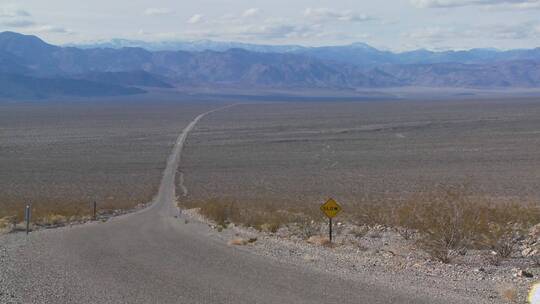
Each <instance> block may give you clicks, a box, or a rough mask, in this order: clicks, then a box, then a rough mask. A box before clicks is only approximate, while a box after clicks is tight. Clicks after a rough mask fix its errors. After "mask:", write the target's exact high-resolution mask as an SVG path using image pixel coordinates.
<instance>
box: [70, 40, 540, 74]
mask: <svg viewBox="0 0 540 304" xmlns="http://www.w3.org/2000/svg"><path fill="white" fill-rule="evenodd" d="M71 46H75V47H79V48H84V49H89V48H113V49H120V48H125V47H136V48H143V49H146V50H149V51H188V52H202V51H216V52H224V51H228V50H231V49H243V50H246V51H250V52H259V53H289V54H297V55H306V56H310V57H312V58H316V59H322V60H330V61H335V62H341V63H347V64H354V65H358V66H362V67H366V66H367V67H370V66H379V65H388V64H431V63H465V64H475V63H486V62H494V61H511V60H540V48H536V49H531V50H510V51H500V50H497V49H471V50H463V51H444V52H433V51H429V50H414V51H408V52H402V53H393V52H389V51H381V50H378V49H376V48H373V47H371V46H369V45H368V44H365V43H353V44H350V45H343V46H323V47H304V46H299V45H276V46H273V45H258V44H247V43H239V42H220V41H212V40H198V41H161V42H145V41H139V40H126V39H112V40H110V41H105V42H99V43H94V44H80V45H77V44H74V45H71Z"/></svg>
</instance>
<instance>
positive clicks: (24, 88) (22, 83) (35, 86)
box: [0, 74, 144, 99]
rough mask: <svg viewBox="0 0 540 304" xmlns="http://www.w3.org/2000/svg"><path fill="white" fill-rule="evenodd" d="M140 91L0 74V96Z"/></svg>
mask: <svg viewBox="0 0 540 304" xmlns="http://www.w3.org/2000/svg"><path fill="white" fill-rule="evenodd" d="M141 93H144V91H143V90H140V89H137V88H126V87H122V86H116V85H111V84H104V83H97V82H92V81H87V80H77V79H64V78H36V77H31V76H24V75H13V74H0V98H9V99H40V98H46V97H57V96H77V97H104V96H118V95H132V94H141Z"/></svg>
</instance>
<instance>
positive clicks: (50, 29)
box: [32, 24, 72, 34]
mask: <svg viewBox="0 0 540 304" xmlns="http://www.w3.org/2000/svg"><path fill="white" fill-rule="evenodd" d="M32 30H34V31H36V32H39V33H60V34H69V33H72V32H71V31H70V30H67V29H66V28H63V27H60V26H55V25H49V24H44V25H40V26H37V27H34V28H32Z"/></svg>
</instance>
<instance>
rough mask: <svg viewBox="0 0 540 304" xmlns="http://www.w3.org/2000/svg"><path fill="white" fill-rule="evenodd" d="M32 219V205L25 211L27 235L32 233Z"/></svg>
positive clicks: (27, 206)
mask: <svg viewBox="0 0 540 304" xmlns="http://www.w3.org/2000/svg"><path fill="white" fill-rule="evenodd" d="M31 219H32V208H31V205H26V209H25V210H24V220H25V222H26V234H28V233H30V221H31Z"/></svg>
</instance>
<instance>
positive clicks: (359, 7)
mask: <svg viewBox="0 0 540 304" xmlns="http://www.w3.org/2000/svg"><path fill="white" fill-rule="evenodd" d="M0 30H10V31H16V32H21V33H28V34H35V35H38V36H40V37H42V38H43V39H45V40H47V41H49V42H51V43H56V44H61V43H74V42H92V41H101V40H108V39H111V38H126V39H137V40H147V41H158V40H199V39H211V40H220V41H241V42H248V43H265V44H301V45H312V46H318V45H335V44H348V43H352V42H366V43H368V44H370V45H373V46H375V47H379V48H383V49H390V50H396V51H399V50H410V49H415V48H428V49H435V50H442V49H468V48H475V47H495V48H500V49H509V48H532V47H539V46H540V0H385V1H373V0H331V1H326V0H319V1H316V0H271V1H270V0H265V1H262V0H197V1H193V0H151V1H149V0H91V1H85V0H84V1H83V0H0Z"/></svg>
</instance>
